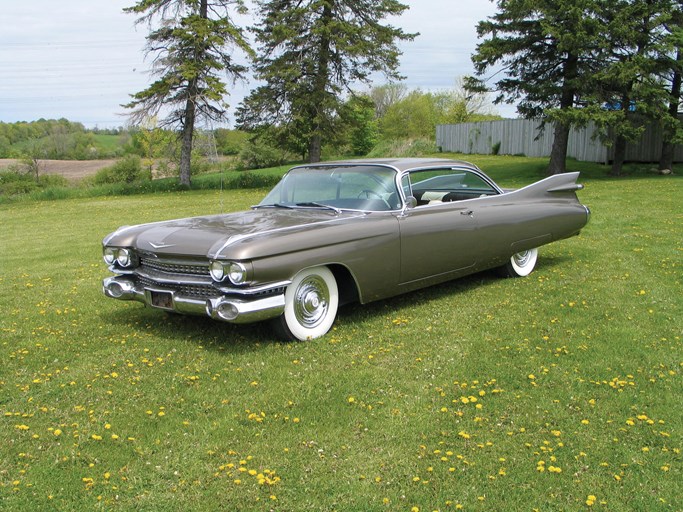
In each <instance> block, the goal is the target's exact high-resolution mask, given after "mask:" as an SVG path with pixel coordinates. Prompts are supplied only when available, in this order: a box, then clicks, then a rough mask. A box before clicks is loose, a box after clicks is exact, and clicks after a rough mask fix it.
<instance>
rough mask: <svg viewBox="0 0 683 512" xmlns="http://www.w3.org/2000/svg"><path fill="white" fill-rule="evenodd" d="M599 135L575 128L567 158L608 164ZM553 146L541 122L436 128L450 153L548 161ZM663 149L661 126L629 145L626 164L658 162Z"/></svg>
mask: <svg viewBox="0 0 683 512" xmlns="http://www.w3.org/2000/svg"><path fill="white" fill-rule="evenodd" d="M596 134H597V127H596V126H595V124H594V123H589V124H588V126H586V127H585V128H572V129H571V130H570V132H569V143H568V147H567V156H568V157H570V158H576V159H577V160H580V161H588V162H603V163H604V162H607V161H609V160H610V159H611V158H612V155H613V151H612V149H611V148H609V147H607V146H606V145H605V144H603V143H602V142H601V141H600V139H599V138H598V137H597V136H596ZM552 144H553V127H552V125H546V126H545V127H544V126H543V123H542V122H541V121H540V120H538V119H503V120H501V121H484V122H479V123H462V124H442V125H438V126H437V127H436V145H437V146H439V147H440V148H441V149H442V150H443V151H448V152H455V153H464V154H480V155H490V154H495V153H497V154H500V155H525V156H530V157H548V156H550V150H551V149H552ZM496 146H497V151H496ZM661 149H662V130H661V128H660V127H658V126H650V127H648V128H647V129H646V130H645V132H644V133H643V135H642V136H641V137H640V139H639V140H637V141H635V142H632V143H629V144H628V145H627V149H626V160H628V161H631V162H658V161H659V156H660V154H661ZM674 161H675V162H683V146H681V145H678V146H676V149H675V151H674Z"/></svg>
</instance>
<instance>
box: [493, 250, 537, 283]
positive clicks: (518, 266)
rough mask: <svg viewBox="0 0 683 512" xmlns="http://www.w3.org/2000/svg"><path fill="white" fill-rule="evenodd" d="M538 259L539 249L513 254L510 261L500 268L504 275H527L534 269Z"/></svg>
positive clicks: (501, 273)
mask: <svg viewBox="0 0 683 512" xmlns="http://www.w3.org/2000/svg"><path fill="white" fill-rule="evenodd" d="M537 259H538V249H529V250H527V251H522V252H518V253H517V254H513V255H512V258H510V261H508V262H507V263H506V264H505V265H503V266H502V267H500V268H499V269H498V271H499V273H500V275H502V276H503V277H526V276H528V275H529V274H531V272H532V271H533V270H534V267H535V266H536V260H537Z"/></svg>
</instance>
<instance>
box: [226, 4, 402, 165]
mask: <svg viewBox="0 0 683 512" xmlns="http://www.w3.org/2000/svg"><path fill="white" fill-rule="evenodd" d="M257 5H258V8H259V20H260V21H259V23H258V24H257V26H256V28H255V30H254V32H255V34H256V40H257V42H258V44H259V55H258V57H257V59H256V63H255V67H254V73H255V76H256V78H257V79H258V80H261V81H262V82H264V85H262V86H260V87H258V88H257V89H256V90H254V91H253V92H252V93H251V94H250V95H249V96H248V97H247V98H246V99H245V101H244V102H243V103H242V105H241V106H240V108H239V109H238V114H237V118H238V122H239V123H240V126H241V127H243V128H245V129H251V130H254V129H257V128H259V127H263V126H278V127H280V128H286V130H284V132H286V133H287V134H288V136H289V137H291V136H292V135H295V136H296V137H297V139H299V140H300V141H301V142H300V146H303V147H305V148H306V153H307V154H308V160H309V161H310V162H317V161H319V160H320V158H321V150H322V144H323V141H324V140H326V139H327V138H329V137H330V136H331V135H332V134H333V133H334V131H335V127H336V126H337V123H338V122H339V112H340V110H341V108H342V107H343V104H344V102H343V100H344V98H343V96H344V95H345V94H347V93H351V86H352V85H357V84H359V83H367V82H368V81H369V79H370V76H371V74H373V73H376V72H380V73H383V74H384V75H385V76H386V77H388V78H389V79H399V78H400V77H399V75H398V73H397V69H398V64H399V60H398V59H399V56H400V51H399V50H398V48H397V46H396V41H400V40H411V39H413V38H414V37H415V35H416V34H406V33H405V32H403V30H401V29H399V28H395V27H393V26H391V25H385V24H382V22H383V20H384V19H385V18H386V17H388V16H398V15H400V14H401V13H402V12H403V11H405V10H406V9H407V6H405V5H403V4H401V3H400V2H399V1H398V0H260V1H257Z"/></svg>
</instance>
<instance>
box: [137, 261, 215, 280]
mask: <svg viewBox="0 0 683 512" xmlns="http://www.w3.org/2000/svg"><path fill="white" fill-rule="evenodd" d="M140 265H141V266H142V267H149V268H153V269H154V270H160V271H162V272H169V273H171V274H189V275H193V276H208V275H209V265H208V263H207V264H206V265H187V264H183V263H176V262H171V261H163V260H158V259H154V258H140Z"/></svg>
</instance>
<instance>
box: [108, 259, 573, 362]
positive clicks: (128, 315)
mask: <svg viewBox="0 0 683 512" xmlns="http://www.w3.org/2000/svg"><path fill="white" fill-rule="evenodd" d="M567 260H571V257H570V256H566V255H557V254H555V255H547V256H544V257H543V258H539V260H538V264H537V269H536V271H535V272H534V273H533V274H531V275H532V276H534V275H537V273H538V272H546V271H549V270H551V269H552V268H554V267H556V266H558V265H565V264H566V262H567ZM504 280H505V278H501V277H499V276H498V275H497V274H496V272H495V271H494V270H486V271H483V272H479V273H476V274H473V275H470V276H465V277H461V278H459V279H455V280H452V281H448V282H445V283H442V284H438V285H434V286H431V287H428V288H423V289H421V290H416V291H414V292H409V293H406V294H403V295H398V296H396V297H392V298H389V299H384V300H380V301H376V302H371V303H369V304H360V303H353V304H348V305H346V306H344V307H341V308H340V309H339V312H338V315H337V321H336V322H335V326H336V327H337V328H339V329H343V328H344V325H345V324H346V325H348V324H355V325H356V327H357V326H358V325H359V324H362V323H364V322H366V321H370V322H372V321H374V320H376V319H377V318H379V317H385V316H386V315H387V314H396V315H398V314H400V312H401V311H404V310H405V309H406V308H411V307H419V306H423V305H425V304H429V303H434V305H435V306H436V305H437V304H438V303H439V301H440V300H442V299H444V298H447V297H452V296H454V295H458V294H465V293H467V292H469V291H473V290H475V289H477V288H480V287H490V286H495V285H497V284H500V283H501V281H504ZM529 285H530V286H533V285H534V282H533V280H530V283H529ZM127 306H128V307H122V308H116V309H115V311H114V312H113V313H108V314H107V315H106V319H105V318H103V320H102V321H103V322H108V323H115V324H118V325H132V326H135V328H136V329H143V330H144V331H145V332H147V333H150V332H151V333H153V334H154V335H155V336H157V337H159V338H163V339H166V340H174V341H178V342H179V343H188V342H189V343H195V344H197V345H202V346H203V347H205V348H207V349H215V350H221V351H225V350H228V349H229V350H230V352H232V353H239V352H247V351H252V350H254V349H259V348H261V347H263V346H268V345H274V344H281V343H289V342H287V341H283V340H281V339H279V338H278V337H277V335H276V334H275V332H274V330H273V329H272V326H271V325H270V324H271V322H269V321H264V322H257V323H252V324H242V325H238V324H231V323H228V322H219V321H216V320H212V319H210V318H207V317H203V316H191V315H178V314H172V313H166V312H164V311H160V310H157V309H154V308H151V307H145V306H143V305H142V304H139V303H129V304H127ZM327 336H330V335H329V334H328V335H327Z"/></svg>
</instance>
